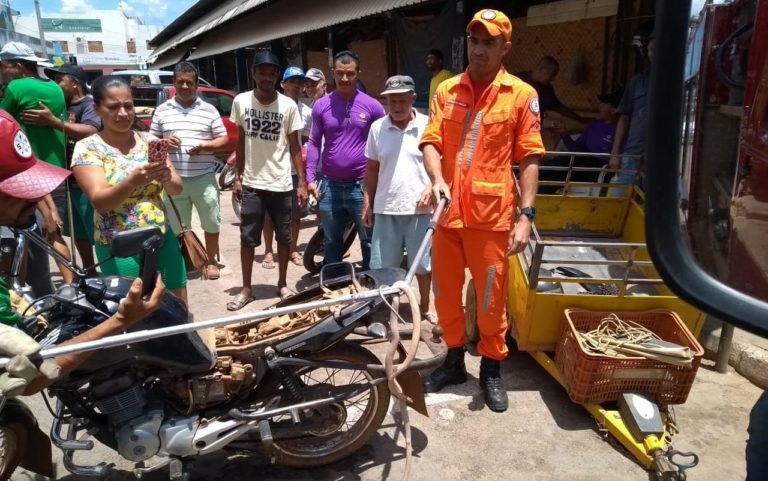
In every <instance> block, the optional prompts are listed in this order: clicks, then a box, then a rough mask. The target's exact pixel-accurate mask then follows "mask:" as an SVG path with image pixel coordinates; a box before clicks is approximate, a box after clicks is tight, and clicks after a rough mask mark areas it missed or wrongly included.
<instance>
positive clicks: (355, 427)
mask: <svg viewBox="0 0 768 481" xmlns="http://www.w3.org/2000/svg"><path fill="white" fill-rule="evenodd" d="M304 358H305V359H308V360H315V361H347V362H350V363H355V364H381V362H380V361H379V359H378V358H377V357H376V356H375V355H374V354H373V353H371V352H370V351H369V350H367V349H366V348H364V347H362V346H360V345H358V344H354V343H350V342H340V343H338V344H336V345H335V346H333V347H331V348H330V349H327V350H325V351H323V352H317V353H313V354H310V355H307V356H305V357H304ZM293 373H294V375H295V376H296V377H297V378H298V379H299V381H300V382H301V383H302V384H303V385H304V386H306V387H307V388H311V387H312V386H315V385H318V384H323V385H330V386H337V387H338V386H351V387H354V386H355V385H359V384H363V383H365V382H367V381H371V380H373V379H376V378H379V377H383V373H378V372H371V371H367V370H351V369H331V368H324V367H322V368H321V367H299V368H294V370H293ZM330 386H329V387H330ZM262 389H263V390H262ZM279 391H284V386H283V383H282V380H280V379H278V378H277V376H275V375H273V374H270V375H269V377H268V378H267V379H265V380H264V382H263V383H262V385H261V388H260V389H259V393H260V394H261V395H265V396H274V395H276V394H278V392H279ZM282 397H283V399H290V395H289V394H284V395H283V396H282ZM388 407H389V389H388V388H387V385H386V383H381V384H379V385H377V386H374V387H372V388H370V389H368V390H366V391H365V392H363V393H361V394H358V395H357V396H354V397H352V398H350V399H346V400H344V401H340V402H339V403H336V404H332V405H330V406H327V407H326V414H327V413H328V412H332V413H334V414H333V415H332V416H330V418H331V419H332V420H333V422H332V423H329V424H327V425H324V426H323V429H322V430H319V431H314V432H313V431H308V432H306V434H305V435H304V436H301V437H292V438H289V439H279V437H278V438H277V439H275V441H274V443H273V444H272V446H271V447H270V448H269V453H268V454H269V455H270V456H272V457H274V459H275V461H276V462H278V463H280V464H282V465H284V466H291V467H297V468H314V467H318V466H325V465H328V464H332V463H335V462H336V461H339V460H341V459H344V458H346V457H347V456H349V455H351V454H352V453H354V452H355V451H357V450H358V449H360V448H361V447H362V446H363V445H364V444H365V443H366V442H368V440H369V439H370V438H371V437H372V436H373V435H374V434H375V433H376V431H378V429H379V427H381V424H382V422H383V421H384V417H385V416H386V414H387V409H388ZM286 419H290V417H289V416H283V417H275V418H273V419H272V422H280V421H285V420H286Z"/></svg>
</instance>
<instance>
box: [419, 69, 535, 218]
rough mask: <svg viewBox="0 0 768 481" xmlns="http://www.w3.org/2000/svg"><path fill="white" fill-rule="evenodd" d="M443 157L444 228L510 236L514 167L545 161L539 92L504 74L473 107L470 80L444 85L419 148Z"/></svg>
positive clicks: (463, 78)
mask: <svg viewBox="0 0 768 481" xmlns="http://www.w3.org/2000/svg"><path fill="white" fill-rule="evenodd" d="M426 144H432V145H434V146H435V148H437V150H438V151H440V153H442V155H443V160H442V171H443V177H444V179H445V182H446V183H447V184H448V185H449V186H450V188H451V197H452V199H453V201H452V202H451V204H450V205H449V207H448V211H447V212H446V215H444V216H443V217H442V218H441V220H440V225H442V226H444V227H450V228H462V227H468V228H474V229H481V230H492V231H509V230H511V228H512V224H513V217H514V212H515V198H516V194H515V184H514V182H515V181H514V176H513V175H512V164H513V163H518V162H520V161H521V160H523V159H524V158H525V157H528V156H530V155H543V154H544V145H543V144H542V141H541V120H540V115H539V101H538V97H537V95H536V91H535V90H534V89H533V87H531V86H530V85H528V84H526V83H525V82H523V81H522V80H520V79H519V78H517V77H515V76H514V75H511V74H509V73H507V71H506V70H504V69H503V68H501V69H500V70H499V73H498V74H497V75H496V78H495V79H494V81H493V83H492V84H491V86H490V87H489V88H488V89H486V91H485V94H484V95H483V97H482V98H481V99H480V100H479V101H478V102H475V101H474V93H473V89H472V84H471V83H470V79H469V74H468V73H464V74H462V75H458V76H456V77H453V78H451V79H449V80H446V81H444V82H443V83H441V84H440V86H439V87H438V89H437V92H436V94H435V97H434V99H433V100H432V106H431V113H430V118H429V124H428V126H427V129H426V131H425V132H424V135H423V137H422V138H421V142H420V148H422V149H423V147H424V145H426Z"/></svg>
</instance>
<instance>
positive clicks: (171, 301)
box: [38, 277, 215, 375]
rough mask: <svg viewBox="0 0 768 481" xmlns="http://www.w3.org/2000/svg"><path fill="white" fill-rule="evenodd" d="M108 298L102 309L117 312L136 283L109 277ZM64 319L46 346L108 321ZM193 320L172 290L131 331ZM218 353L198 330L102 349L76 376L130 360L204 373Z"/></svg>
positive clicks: (49, 335) (54, 327)
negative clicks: (154, 309) (121, 301)
mask: <svg viewBox="0 0 768 481" xmlns="http://www.w3.org/2000/svg"><path fill="white" fill-rule="evenodd" d="M102 280H103V282H104V283H105V291H104V292H105V293H104V301H103V303H102V305H101V306H99V310H101V311H102V312H105V313H108V312H114V311H116V308H117V306H118V305H119V302H120V300H121V299H123V298H124V297H125V296H126V295H127V293H128V290H129V289H130V287H131V284H132V283H133V280H132V279H129V278H124V277H106V278H103V279H102ZM62 317H63V320H62V321H61V322H54V323H53V325H52V326H51V328H49V329H48V330H46V332H45V333H44V334H43V336H42V339H39V340H38V342H40V344H41V345H42V346H52V345H57V344H61V343H63V342H65V341H68V340H70V339H72V338H74V337H76V336H78V335H80V334H82V333H83V332H85V331H87V330H88V329H90V328H91V327H93V326H95V325H98V324H100V323H101V322H103V321H105V320H106V318H105V317H104V316H102V315H99V314H86V315H79V316H72V315H70V316H66V315H65V316H62ZM187 322H191V321H190V320H189V312H188V311H187V308H186V306H185V305H184V302H182V301H181V300H180V299H179V298H177V297H176V296H174V295H173V294H171V293H167V292H166V294H165V298H164V299H163V303H162V305H161V306H160V308H159V309H158V310H157V311H155V312H153V313H152V314H150V315H149V316H148V317H147V318H146V319H144V320H142V321H139V322H138V323H136V324H134V325H133V326H131V327H130V328H129V329H128V332H135V331H143V330H152V329H158V328H162V327H170V326H177V325H180V324H184V323H187ZM214 361H215V353H214V352H212V350H211V349H210V348H209V347H208V346H207V345H206V344H205V342H204V341H203V339H202V338H201V337H200V335H199V334H198V333H197V332H190V333H187V334H178V335H175V336H168V337H162V338H158V339H152V340H149V341H144V342H140V343H136V344H129V345H127V346H118V347H111V348H106V349H101V350H99V351H96V352H94V354H93V355H92V356H91V357H90V358H88V360H87V361H86V362H85V363H83V364H82V365H81V366H80V367H79V368H78V369H77V371H76V372H75V373H74V375H78V374H82V373H89V372H95V371H103V370H104V369H108V368H109V367H110V366H115V365H119V364H126V363H138V364H142V365H149V366H154V367H162V368H167V369H173V370H178V371H181V372H203V371H207V370H208V369H210V368H211V367H212V366H213V363H214Z"/></svg>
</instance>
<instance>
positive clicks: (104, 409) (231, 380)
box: [90, 356, 255, 462]
mask: <svg viewBox="0 0 768 481" xmlns="http://www.w3.org/2000/svg"><path fill="white" fill-rule="evenodd" d="M254 378H255V375H254V372H253V365H251V364H247V363H242V362H240V361H235V360H233V359H232V358H231V357H229V356H222V357H220V358H219V359H218V360H217V364H216V367H215V369H214V371H213V372H211V373H209V374H205V375H202V376H196V377H192V378H186V377H184V378H179V379H178V380H177V381H171V382H163V383H162V386H163V388H162V389H163V390H162V391H159V390H152V391H151V393H154V394H155V395H158V394H159V395H161V396H162V395H163V393H165V395H168V394H171V397H175V398H177V399H179V400H183V401H184V400H185V401H186V403H187V405H186V406H183V407H182V408H180V409H182V410H188V411H189V412H193V411H195V410H197V409H202V408H205V407H207V406H210V405H213V404H218V403H221V402H225V401H227V400H229V399H231V398H232V397H233V396H235V395H236V394H237V393H238V392H240V389H241V388H242V387H243V386H244V385H248V384H250V382H252V381H253V379H254ZM90 395H91V400H92V401H93V404H94V405H95V407H96V408H97V409H98V411H99V412H100V413H102V414H104V415H105V416H106V417H107V419H108V421H109V424H110V426H111V427H112V429H113V430H114V433H115V440H116V441H117V450H118V452H119V453H120V455H121V456H123V457H124V458H125V459H127V460H130V461H134V462H139V461H145V460H147V459H149V458H151V457H152V456H154V455H156V454H158V453H160V451H161V450H162V451H164V452H165V450H167V449H170V450H171V451H173V450H174V448H175V449H182V450H184V449H189V450H191V449H192V438H193V436H194V434H195V429H191V430H190V429H189V426H187V427H186V428H180V427H179V426H182V425H187V424H189V423H186V424H185V423H177V422H175V421H178V419H180V418H172V417H170V416H172V414H171V413H168V414H170V416H168V417H167V416H166V412H165V409H164V403H163V402H156V401H151V400H149V399H148V397H147V389H146V388H145V386H144V385H142V383H141V382H140V380H139V378H138V377H137V376H136V375H135V374H134V373H132V372H125V373H123V374H120V375H114V374H113V375H111V376H110V377H109V378H107V379H102V380H99V381H91V385H90ZM151 397H154V396H151ZM177 404H178V403H177ZM193 417H194V415H193ZM185 419H189V418H185ZM164 422H165V424H164ZM182 427H183V426H182ZM165 431H167V432H165ZM171 438H172V439H171ZM164 443H165V444H164ZM166 444H172V445H173V446H167V445H166ZM161 454H162V453H161Z"/></svg>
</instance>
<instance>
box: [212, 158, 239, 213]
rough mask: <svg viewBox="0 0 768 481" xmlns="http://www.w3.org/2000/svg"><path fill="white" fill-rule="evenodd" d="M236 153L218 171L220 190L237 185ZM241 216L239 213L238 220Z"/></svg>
mask: <svg viewBox="0 0 768 481" xmlns="http://www.w3.org/2000/svg"><path fill="white" fill-rule="evenodd" d="M235 160H236V159H235V153H234V152H232V153H231V154H229V157H227V161H226V162H224V163H222V164H221V167H220V168H219V169H217V171H218V174H219V181H218V182H219V189H221V190H227V189H231V188H232V184H234V183H235V179H236V178H237V164H236V162H235ZM239 218H240V215H239V213H238V219H239Z"/></svg>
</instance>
